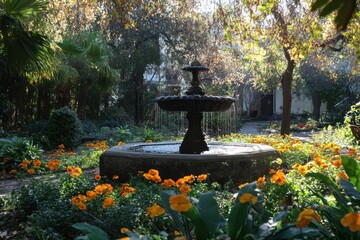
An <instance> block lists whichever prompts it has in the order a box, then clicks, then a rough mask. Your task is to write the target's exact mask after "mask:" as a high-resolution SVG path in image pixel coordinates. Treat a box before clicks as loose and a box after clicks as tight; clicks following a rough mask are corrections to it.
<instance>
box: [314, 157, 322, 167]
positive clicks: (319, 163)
mask: <svg viewBox="0 0 360 240" xmlns="http://www.w3.org/2000/svg"><path fill="white" fill-rule="evenodd" d="M314 162H315V163H316V164H317V165H319V166H321V164H323V160H322V158H321V157H320V156H316V157H315V158H314Z"/></svg>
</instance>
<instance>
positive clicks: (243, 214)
mask: <svg viewBox="0 0 360 240" xmlns="http://www.w3.org/2000/svg"><path fill="white" fill-rule="evenodd" d="M249 208H250V205H249V204H248V203H245V204H235V205H234V206H233V207H232V208H231V211H230V215H229V219H228V225H227V234H228V236H229V237H230V238H231V239H233V240H237V239H240V237H241V234H242V231H243V229H244V228H245V223H246V220H247V216H248V212H249Z"/></svg>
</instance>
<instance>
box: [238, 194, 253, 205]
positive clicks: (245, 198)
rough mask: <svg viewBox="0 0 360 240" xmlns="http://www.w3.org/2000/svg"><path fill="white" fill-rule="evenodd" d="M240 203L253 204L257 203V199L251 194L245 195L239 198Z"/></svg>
mask: <svg viewBox="0 0 360 240" xmlns="http://www.w3.org/2000/svg"><path fill="white" fill-rule="evenodd" d="M239 201H240V203H247V202H250V203H251V204H255V203H257V197H256V196H254V195H252V194H250V193H244V194H243V195H241V196H240V197H239Z"/></svg>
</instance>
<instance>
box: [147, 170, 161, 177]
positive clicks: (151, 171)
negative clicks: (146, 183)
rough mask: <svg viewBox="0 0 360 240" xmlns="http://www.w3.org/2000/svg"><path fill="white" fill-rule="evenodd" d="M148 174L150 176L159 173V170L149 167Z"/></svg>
mask: <svg viewBox="0 0 360 240" xmlns="http://www.w3.org/2000/svg"><path fill="white" fill-rule="evenodd" d="M148 174H150V175H151V176H155V175H159V171H158V170H156V169H150V170H149V172H148Z"/></svg>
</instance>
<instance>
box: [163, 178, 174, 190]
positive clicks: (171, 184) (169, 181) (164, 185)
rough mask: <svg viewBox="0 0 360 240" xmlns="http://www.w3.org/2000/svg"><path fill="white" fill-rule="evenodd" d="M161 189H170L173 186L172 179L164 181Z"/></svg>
mask: <svg viewBox="0 0 360 240" xmlns="http://www.w3.org/2000/svg"><path fill="white" fill-rule="evenodd" d="M161 186H162V187H165V188H170V187H172V186H175V182H174V180H172V179H170V178H169V179H165V180H164V182H163V183H162V184H161Z"/></svg>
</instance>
